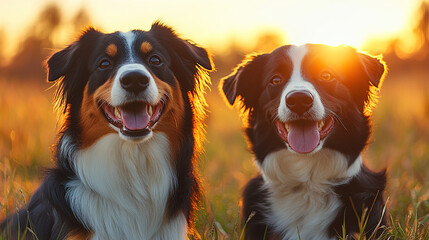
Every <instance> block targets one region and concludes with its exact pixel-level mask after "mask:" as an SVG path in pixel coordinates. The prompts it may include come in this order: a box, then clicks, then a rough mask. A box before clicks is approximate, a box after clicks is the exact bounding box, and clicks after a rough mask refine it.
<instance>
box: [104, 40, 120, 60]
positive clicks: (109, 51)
mask: <svg viewBox="0 0 429 240" xmlns="http://www.w3.org/2000/svg"><path fill="white" fill-rule="evenodd" d="M117 52H118V47H116V45H115V44H113V43H111V44H110V45H109V46H107V48H106V53H107V55H109V56H111V57H114V56H115V55H116V53H117Z"/></svg>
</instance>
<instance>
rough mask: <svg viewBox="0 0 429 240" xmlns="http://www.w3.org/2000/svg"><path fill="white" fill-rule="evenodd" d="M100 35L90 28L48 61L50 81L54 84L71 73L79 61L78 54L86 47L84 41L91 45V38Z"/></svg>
mask: <svg viewBox="0 0 429 240" xmlns="http://www.w3.org/2000/svg"><path fill="white" fill-rule="evenodd" d="M99 34H101V33H100V32H98V31H97V30H95V29H93V28H89V29H88V30H86V31H85V32H84V33H83V34H82V36H81V37H80V38H79V40H78V41H76V42H74V43H72V44H71V45H70V46H68V47H66V48H64V49H63V50H61V51H59V52H57V53H55V54H53V55H52V56H51V57H50V58H49V59H48V61H47V68H48V81H49V82H54V81H56V80H58V79H60V78H62V77H64V76H65V75H66V74H67V73H69V72H70V69H71V67H72V65H73V63H74V62H75V61H76V60H77V56H78V55H81V54H78V52H79V49H81V47H82V45H84V44H83V42H84V40H85V39H87V40H86V41H85V42H87V43H88V44H89V43H91V42H93V40H92V39H91V38H94V37H96V36H98V35H99Z"/></svg>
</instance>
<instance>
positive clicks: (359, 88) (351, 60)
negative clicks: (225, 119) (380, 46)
mask: <svg viewBox="0 0 429 240" xmlns="http://www.w3.org/2000/svg"><path fill="white" fill-rule="evenodd" d="M384 72H385V66H384V63H383V62H382V60H380V59H377V58H374V57H371V56H369V55H366V54H363V53H359V52H357V51H356V50H355V49H353V48H351V47H346V46H339V47H329V46H325V45H316V44H308V45H303V46H293V45H289V46H282V47H280V48H278V49H276V50H274V51H273V52H272V53H269V54H261V55H253V56H249V57H248V59H247V60H245V61H244V62H243V63H242V64H241V65H239V66H238V67H237V68H236V69H235V71H234V72H233V73H232V74H231V75H229V76H228V77H226V78H225V79H223V82H222V85H221V87H222V90H223V92H224V94H225V96H226V98H227V100H228V102H229V103H230V104H231V105H232V104H234V102H235V101H236V99H238V100H239V101H240V104H241V107H242V108H243V112H244V113H245V114H244V117H245V118H246V120H247V126H246V135H247V138H248V141H249V144H250V148H251V150H252V152H253V153H254V155H255V158H256V163H257V166H258V167H259V169H260V171H261V175H260V176H257V177H256V178H253V179H252V180H250V182H249V183H248V184H247V186H246V188H245V190H244V194H243V207H242V217H243V218H244V220H248V218H249V216H253V217H251V218H250V220H249V222H248V223H247V225H246V226H245V233H246V239H263V238H264V236H265V237H266V239H306V240H307V239H335V238H336V236H340V235H342V234H343V233H344V232H343V230H342V227H343V226H344V227H345V230H346V234H348V235H349V236H350V235H351V234H353V233H355V232H359V228H358V217H357V216H356V214H357V215H358V216H359V217H361V216H362V213H363V211H367V213H368V222H367V224H366V228H365V232H366V234H367V236H370V235H371V234H372V233H373V232H374V230H375V229H376V227H377V225H378V224H380V225H383V224H385V219H384V217H383V213H384V210H383V209H384V205H385V204H384V200H383V190H384V188H385V185H386V178H385V174H384V172H383V173H375V172H372V171H370V170H369V169H368V168H367V167H365V166H364V165H363V164H362V151H363V149H364V148H365V146H366V144H367V141H368V138H369V136H370V121H369V110H370V107H371V105H372V104H373V103H374V100H375V99H374V98H375V95H374V94H375V93H376V92H377V88H378V87H379V86H380V85H381V82H382V80H383V74H384ZM365 209H366V210H365ZM355 212H356V213H355ZM252 213H254V215H253V214H252ZM374 234H380V230H379V231H378V232H376V233H374Z"/></svg>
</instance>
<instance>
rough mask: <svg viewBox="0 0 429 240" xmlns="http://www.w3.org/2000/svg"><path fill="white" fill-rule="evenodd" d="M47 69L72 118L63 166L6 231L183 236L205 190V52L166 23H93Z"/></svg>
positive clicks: (58, 158)
mask: <svg viewBox="0 0 429 240" xmlns="http://www.w3.org/2000/svg"><path fill="white" fill-rule="evenodd" d="M47 68H48V80H49V81H50V82H56V83H57V84H58V92H57V98H58V101H59V102H60V104H61V105H62V107H63V113H64V118H65V122H64V124H63V127H62V129H61V132H60V135H59V142H58V143H57V145H56V151H55V156H54V160H55V163H56V166H55V167H54V168H52V169H50V170H49V172H48V173H47V176H46V178H45V179H44V181H43V184H42V185H41V187H40V188H39V189H38V190H37V191H36V192H35V193H34V195H33V196H32V198H31V200H30V202H29V204H28V208H27V209H21V210H20V211H19V212H18V214H12V215H11V216H9V217H8V218H7V219H6V221H4V222H3V223H2V229H8V230H10V231H11V232H12V236H13V237H15V238H16V236H17V234H18V226H19V228H20V230H21V231H24V229H25V228H26V227H28V228H29V229H31V231H33V232H34V234H35V235H36V236H37V239H94V240H95V239H97V240H106V239H116V240H119V239H139V240H141V239H159V240H163V239H185V238H186V237H187V235H188V233H192V229H193V228H192V226H193V225H192V214H193V210H194V207H195V204H196V203H197V202H196V201H197V197H198V193H199V181H198V176H197V174H196V172H195V165H194V162H195V160H197V157H198V153H199V145H201V137H202V134H201V133H202V129H201V128H202V124H201V120H202V116H204V107H205V100H204V98H203V95H202V94H203V92H204V89H205V86H206V84H207V83H208V76H207V73H208V71H209V70H211V69H212V68H213V66H212V61H211V58H210V56H209V55H208V53H207V51H206V50H205V49H203V48H201V47H198V46H197V45H195V44H194V43H191V42H189V41H186V40H183V39H180V38H179V37H178V36H177V35H176V34H175V33H174V32H173V30H172V29H171V28H169V27H167V26H165V25H163V24H160V23H158V22H157V23H154V24H153V25H152V28H151V29H150V31H140V30H134V31H130V32H115V33H111V34H104V33H101V32H99V31H97V30H95V29H89V30H87V31H86V32H85V33H84V34H83V35H82V36H81V37H80V38H79V39H78V40H77V41H76V42H74V43H72V44H71V45H70V46H68V47H67V48H65V49H63V50H61V51H59V52H57V53H55V54H54V55H52V56H51V57H50V58H49V60H48V61H47ZM27 239H33V234H32V233H30V231H28V232H27Z"/></svg>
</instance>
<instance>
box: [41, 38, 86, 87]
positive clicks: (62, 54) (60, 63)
mask: <svg viewBox="0 0 429 240" xmlns="http://www.w3.org/2000/svg"><path fill="white" fill-rule="evenodd" d="M78 48H79V43H78V42H75V43H73V44H72V45H70V46H68V47H66V48H65V49H63V50H61V51H59V52H57V53H55V54H54V55H52V56H51V57H50V58H49V59H48V61H47V68H48V81H49V82H54V81H56V80H58V79H59V78H61V77H63V76H65V75H66V72H67V69H69V68H70V66H71V64H72V62H73V59H74V58H75V57H74V56H75V54H74V53H75V52H76V51H77V49H78Z"/></svg>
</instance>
